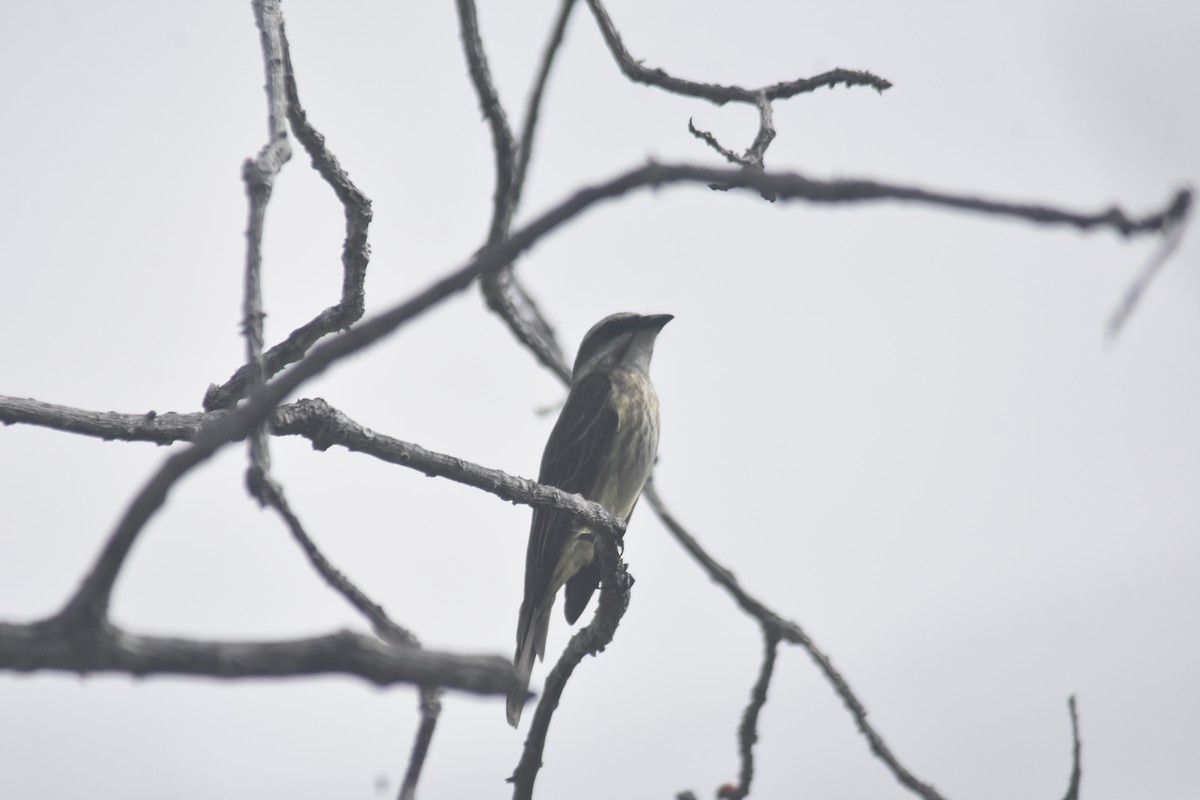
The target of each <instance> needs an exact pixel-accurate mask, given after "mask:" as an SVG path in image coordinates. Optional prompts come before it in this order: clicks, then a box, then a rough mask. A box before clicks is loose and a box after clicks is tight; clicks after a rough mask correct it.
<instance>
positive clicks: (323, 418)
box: [272, 399, 625, 536]
mask: <svg viewBox="0 0 1200 800" xmlns="http://www.w3.org/2000/svg"><path fill="white" fill-rule="evenodd" d="M272 427H273V428H274V430H275V432H276V433H277V434H279V435H297V436H304V437H305V438H308V439H310V440H311V441H312V443H313V447H314V448H315V449H317V450H325V449H326V448H328V447H329V446H331V445H335V444H336V445H338V446H340V447H344V448H346V449H347V450H350V451H352V452H357V453H365V454H367V455H372V456H374V457H375V458H378V459H380V460H381V461H387V462H388V463H390V464H399V465H400V466H402V467H408V468H409V469H415V470H417V471H418V472H422V473H424V474H426V475H428V476H429V477H431V478H433V477H437V478H448V479H450V480H452V481H455V482H456V483H461V484H465V485H467V486H472V487H474V488H476V489H482V490H483V491H485V492H488V493H489V494H494V495H495V496H497V497H499V498H501V499H503V500H508V501H509V502H512V503H521V504H524V505H530V506H534V507H537V508H557V509H560V510H562V511H566V512H568V513H570V514H572V515H573V516H575V517H576V518H578V519H579V520H581V521H583V522H586V523H587V524H588V525H589V526H591V525H594V526H597V527H599V528H603V529H605V530H608V531H611V532H612V533H614V534H616V535H617V536H620V535H622V534H623V533H624V531H625V526H624V524H623V523H622V522H621V520H619V519H617V518H616V517H614V516H612V515H611V514H609V513H608V512H607V511H605V510H604V507H603V506H601V505H600V504H599V503H593V502H590V501H588V500H584V499H583V498H582V497H580V496H579V495H577V494H571V493H568V492H564V491H562V490H561V489H556V488H555V487H553V486H545V485H543V484H540V483H537V482H535V481H531V480H529V479H528V478H520V477H517V476H514V475H509V474H508V473H506V472H502V471H500V470H498V469H492V468H490V467H484V466H480V465H479V464H473V463H471V462H470V461H467V460H465V459H461V458H457V457H456V456H450V455H446V454H444V453H437V452H434V451H432V450H426V449H425V448H423V447H421V446H420V445H416V444H412V443H410V442H405V441H401V440H400V439H393V438H392V437H390V436H386V435H384V434H381V433H376V432H375V431H372V430H370V429H369V428H364V427H363V426H362V425H360V424H358V423H357V422H355V421H354V420H352V419H350V418H349V417H347V416H346V415H345V414H343V413H342V412H340V411H338V410H337V409H335V408H333V407H331V406H330V405H329V404H328V403H326V402H325V401H324V400H320V399H316V400H308V399H305V400H299V401H297V402H295V403H292V404H290V405H287V406H283V407H281V408H279V410H278V411H277V412H276V414H275V417H274V423H273V426H272Z"/></svg>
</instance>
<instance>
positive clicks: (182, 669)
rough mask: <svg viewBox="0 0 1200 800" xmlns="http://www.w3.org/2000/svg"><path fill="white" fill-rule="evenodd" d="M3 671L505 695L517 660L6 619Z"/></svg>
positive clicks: (335, 638)
mask: <svg viewBox="0 0 1200 800" xmlns="http://www.w3.org/2000/svg"><path fill="white" fill-rule="evenodd" d="M0 669H4V670H12V671H15V672H37V671H42V670H51V671H55V672H74V673H78V674H81V675H84V674H90V673H96V672H110V673H125V674H128V675H137V676H147V675H195V676H207V677H214V678H291V677H304V676H312V675H326V674H330V673H337V674H344V675H353V676H357V677H359V678H362V679H363V680H366V681H369V682H371V683H373V684H375V685H377V686H391V685H394V684H397V683H412V684H417V685H422V686H424V685H440V686H445V687H446V688H450V689H458V690H461V691H467V692H474V693H477V694H505V693H506V692H507V691H508V690H509V688H510V687H511V686H512V685H513V682H514V677H515V676H514V675H513V670H512V663H511V662H510V661H509V660H508V659H507V658H504V657H502V656H462V655H452V654H449V653H437V652H431V651H429V650H422V649H418V648H412V647H401V646H395V645H389V644H385V643H383V642H380V641H379V640H378V639H375V638H373V637H368V636H363V635H361V634H358V633H353V632H351V631H339V632H337V633H332V634H328V635H326V636H318V637H316V638H311V639H295V640H291V641H281V642H208V641H196V640H192V639H178V638H166V637H156V636H138V635H136V634H132V633H127V632H125V631H122V630H120V629H119V628H116V627H114V626H112V625H110V624H108V623H106V622H101V623H100V624H99V625H98V626H96V627H92V628H73V627H69V626H64V625H63V624H62V623H61V621H57V620H49V621H46V622H41V623H35V624H32V625H11V624H8V623H0Z"/></svg>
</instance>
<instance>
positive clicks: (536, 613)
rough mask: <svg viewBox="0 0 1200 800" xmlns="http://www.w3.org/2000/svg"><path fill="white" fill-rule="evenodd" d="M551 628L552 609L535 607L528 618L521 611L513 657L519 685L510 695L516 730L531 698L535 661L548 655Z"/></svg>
mask: <svg viewBox="0 0 1200 800" xmlns="http://www.w3.org/2000/svg"><path fill="white" fill-rule="evenodd" d="M549 628H550V609H549V608H545V607H542V606H537V607H535V608H534V609H533V610H532V612H531V613H530V614H529V616H528V617H526V616H525V609H524V608H522V609H521V625H520V628H519V629H518V630H517V652H516V654H515V655H514V656H513V667H514V668H515V669H516V671H517V685H516V686H514V687H513V689H512V691H510V692H509V693H508V724H509V725H512V726H513V727H514V728H515V727H517V723H519V722H520V721H521V710H522V709H524V708H525V701H526V700H527V699H528V697H529V676H530V674H531V673H532V672H533V659H534V656H536V657H537V658H538V659H542V658H544V657H545V655H546V633H547V631H548V630H549Z"/></svg>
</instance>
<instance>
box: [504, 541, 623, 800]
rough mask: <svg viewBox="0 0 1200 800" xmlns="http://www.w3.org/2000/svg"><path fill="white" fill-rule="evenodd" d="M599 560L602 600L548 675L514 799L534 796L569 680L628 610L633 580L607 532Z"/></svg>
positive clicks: (598, 547) (598, 550)
mask: <svg viewBox="0 0 1200 800" xmlns="http://www.w3.org/2000/svg"><path fill="white" fill-rule="evenodd" d="M596 558H597V559H598V560H599V562H600V571H601V577H600V600H599V602H598V603H597V604H596V613H595V614H594V615H593V617H592V620H591V622H589V623H588V624H587V626H586V627H585V628H583V629H582V630H580V631H579V632H578V633H576V634H575V635H574V636H572V637H571V640H570V641H569V642H567V646H566V648H565V649H564V650H563V653H562V655H561V656H560V657H559V659H558V663H557V664H555V665H554V668H553V669H552V670H550V672H549V674H548V675H546V680H545V682H544V683H543V685H542V696H541V698H540V699H539V700H538V705H537V709H536V710H535V711H534V714H533V722H532V724H531V725H530V726H529V735H528V736H527V737H526V738H525V746H524V749H523V750H522V751H521V760H520V761H518V762H517V768H516V769H515V770H514V771H513V774H512V776H511V777H510V778H509V779H508V782H509V783H511V784H513V800H531V798H532V797H533V784H534V781H535V780H536V779H537V774H538V770H540V769H541V767H542V751H543V750H544V749H545V746H546V734H547V733H548V731H549V729H550V720H551V718H553V716H554V711H555V709H556V708H558V702H559V700H560V699H561V698H562V693H563V689H565V688H566V685H567V681H568V680H569V679H570V677H571V674H572V673H573V672H574V671H575V668H576V667H577V666H579V662H581V661H582V660H583V657H584V656H587V655H591V656H594V655H598V654H599V653H601V652H602V651H603V650H604V648H605V647H607V646H608V645H609V644H610V643H611V642H612V640H613V636H614V635H615V634H616V632H617V625H618V624H619V623H620V621H621V617H622V616H624V614H625V611H626V609H628V608H629V592H630V589H631V588H632V587H633V577H632V576H631V575H630V574H629V573H628V572H626V571H625V564H624V562H622V561H621V559H620V557H619V556H618V554H617V545H616V540H615V539H614V538H612V534H611V532H607V531H606V532H605V533H604V534H602V535H600V536H597V537H596Z"/></svg>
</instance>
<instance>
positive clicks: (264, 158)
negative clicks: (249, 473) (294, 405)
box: [242, 0, 292, 499]
mask: <svg viewBox="0 0 1200 800" xmlns="http://www.w3.org/2000/svg"><path fill="white" fill-rule="evenodd" d="M254 21H255V23H256V24H257V25H258V31H259V38H260V39H261V41H262V51H263V64H264V66H265V68H266V72H267V84H266V90H267V126H268V128H269V130H270V138H269V141H268V142H267V144H266V145H265V146H264V147H263V149H262V150H261V151H260V152H259V154H258V156H257V157H256V158H254V159H247V160H246V163H245V165H244V166H243V167H242V180H243V181H244V182H245V184H246V195H247V197H248V199H249V209H248V212H247V213H248V215H249V221H248V223H247V226H246V279H245V286H244V288H243V299H242V333H243V334H244V335H245V337H246V363H247V365H248V366H249V367H250V372H249V375H248V378H247V382H248V384H249V386H250V388H251V389H256V388H258V387H259V386H260V385H261V384H262V382H263V381H264V380H265V375H264V364H263V317H264V316H265V314H264V313H263V305H262V237H263V223H264V220H265V219H266V215H267V204H268V203H270V201H271V189H272V187H273V186H274V185H275V177H276V176H277V175H278V174H279V171H280V170H281V169H282V168H283V165H284V163H286V162H287V161H288V159H290V158H291V157H292V148H291V146H290V145H289V144H288V139H287V122H286V119H287V95H286V92H285V90H284V49H283V36H282V28H283V17H282V14H281V12H280V10H279V2H278V0H255V2H254ZM249 450H250V469H251V470H260V471H263V472H265V471H266V470H267V469H268V468H269V464H270V451H269V449H268V447H267V432H266V430H265V429H264V428H263V427H262V426H259V427H258V428H256V429H255V430H254V431H252V432H251V434H250V447H249ZM260 499H261V498H260Z"/></svg>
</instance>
